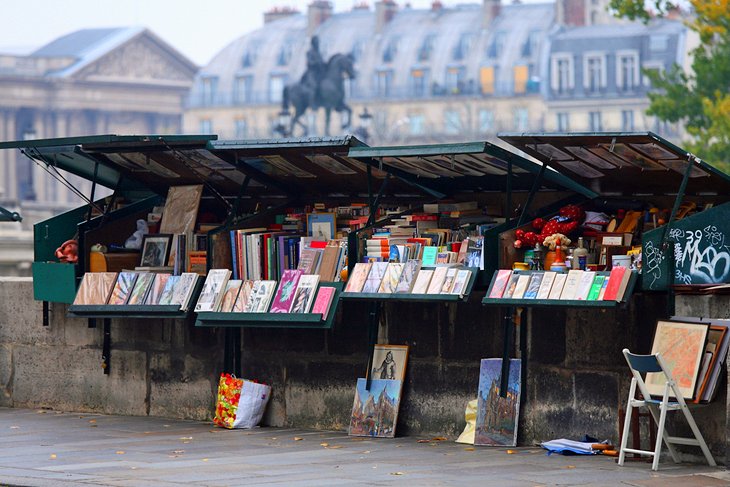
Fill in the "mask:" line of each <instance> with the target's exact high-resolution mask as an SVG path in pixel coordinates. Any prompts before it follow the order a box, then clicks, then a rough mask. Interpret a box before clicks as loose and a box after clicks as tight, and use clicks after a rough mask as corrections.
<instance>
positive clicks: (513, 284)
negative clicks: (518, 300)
mask: <svg viewBox="0 0 730 487" xmlns="http://www.w3.org/2000/svg"><path fill="white" fill-rule="evenodd" d="M519 278H520V274H517V273H512V274H511V275H510V276H509V280H508V281H507V285H506V286H505V288H504V293H503V294H502V297H503V298H504V299H511V298H512V296H513V295H514V293H515V289H516V288H517V281H518V280H519Z"/></svg>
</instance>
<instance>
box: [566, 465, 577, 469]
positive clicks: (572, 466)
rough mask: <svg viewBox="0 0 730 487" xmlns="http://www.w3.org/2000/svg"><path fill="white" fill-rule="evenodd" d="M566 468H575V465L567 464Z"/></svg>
mask: <svg viewBox="0 0 730 487" xmlns="http://www.w3.org/2000/svg"><path fill="white" fill-rule="evenodd" d="M564 468H567V469H571V468H575V465H566V466H565V467H564Z"/></svg>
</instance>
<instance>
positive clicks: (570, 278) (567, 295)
mask: <svg viewBox="0 0 730 487" xmlns="http://www.w3.org/2000/svg"><path fill="white" fill-rule="evenodd" d="M584 272H585V271H581V270H579V269H572V270H570V271H568V275H567V277H566V278H565V285H564V286H563V292H562V293H560V299H575V293H576V291H577V290H578V285H579V284H580V280H581V277H583V273H584Z"/></svg>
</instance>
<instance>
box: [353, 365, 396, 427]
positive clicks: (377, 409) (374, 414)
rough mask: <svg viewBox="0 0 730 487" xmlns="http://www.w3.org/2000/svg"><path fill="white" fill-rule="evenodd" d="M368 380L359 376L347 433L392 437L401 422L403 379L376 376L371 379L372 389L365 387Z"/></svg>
mask: <svg viewBox="0 0 730 487" xmlns="http://www.w3.org/2000/svg"><path fill="white" fill-rule="evenodd" d="M366 382H367V379H357V389H356V390H355V402H354V403H353V405H352V416H351V417H350V429H349V432H348V434H349V435H350V436H372V437H376V438H393V437H394V436H395V425H396V423H397V422H398V408H399V407H400V391H401V384H402V382H401V381H399V380H384V379H375V380H371V381H370V390H367V389H366V388H365V385H366Z"/></svg>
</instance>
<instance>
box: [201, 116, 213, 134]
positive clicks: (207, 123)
mask: <svg viewBox="0 0 730 487" xmlns="http://www.w3.org/2000/svg"><path fill="white" fill-rule="evenodd" d="M200 133H201V134H203V135H207V134H212V133H213V121H212V120H211V119H209V118H202V119H200Z"/></svg>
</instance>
